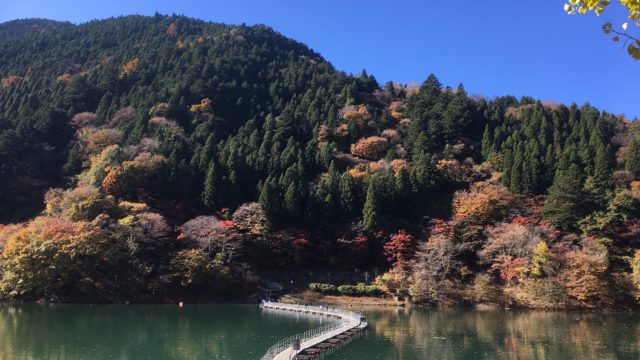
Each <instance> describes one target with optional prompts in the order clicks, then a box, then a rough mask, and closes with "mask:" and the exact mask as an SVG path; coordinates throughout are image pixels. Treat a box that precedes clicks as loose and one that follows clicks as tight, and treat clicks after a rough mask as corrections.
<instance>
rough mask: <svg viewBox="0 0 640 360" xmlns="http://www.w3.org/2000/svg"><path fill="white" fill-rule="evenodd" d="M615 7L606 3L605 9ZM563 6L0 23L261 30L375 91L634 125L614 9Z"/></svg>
mask: <svg viewBox="0 0 640 360" xmlns="http://www.w3.org/2000/svg"><path fill="white" fill-rule="evenodd" d="M613 6H616V7H617V6H618V5H617V1H612V7H613ZM562 7H563V0H536V1H514V0H509V1H507V0H501V1H499V0H483V1H478V0H461V1H448V0H413V1H404V0H394V1H389V0H386V1H385V0H366V1H365V0H361V1H353V0H340V1H335V0H321V1H307V0H279V1H270V0H226V1H221V0H206V1H193V0H109V1H98V0H96V1H88V0H55V1H54V0H0V22H3V21H7V20H13V19H16V18H26V17H41V18H49V19H55V20H68V21H71V22H74V23H82V22H85V21H88V20H92V19H102V18H106V17H110V16H118V15H127V14H144V15H152V14H154V13H155V12H156V11H158V12H160V13H163V14H172V13H176V14H184V15H187V16H192V17H196V18H200V19H204V20H210V21H216V22H224V23H230V24H240V23H246V24H249V25H251V24H257V23H261V24H266V25H268V26H271V27H272V28H274V29H275V30H277V31H279V32H281V33H283V34H284V35H286V36H288V37H291V38H294V39H296V40H298V41H301V42H304V43H306V44H307V45H309V46H310V47H311V48H313V49H314V50H316V51H318V52H319V53H320V54H322V55H323V56H324V57H325V58H326V59H328V60H329V61H331V62H332V63H333V64H334V65H335V67H336V68H337V69H339V70H344V71H346V72H352V73H359V72H360V71H361V70H362V69H363V68H364V69H366V70H367V72H368V73H370V74H373V75H374V76H375V77H376V78H377V80H378V82H379V83H381V84H382V83H384V82H386V81H388V80H394V81H399V82H403V83H409V82H417V83H421V82H422V81H423V80H424V79H426V77H427V75H428V74H429V73H434V74H436V76H438V78H439V79H440V81H441V82H442V83H443V84H445V85H449V86H456V85H457V84H458V83H463V84H464V86H465V88H466V89H467V91H468V92H469V93H471V94H477V95H484V96H494V95H509V94H510V95H516V96H521V95H529V96H533V97H535V98H538V99H541V100H554V101H558V102H564V103H571V102H577V103H578V104H582V103H584V102H590V103H591V104H592V105H595V106H597V107H599V108H601V109H604V110H607V111H609V112H612V113H615V114H621V113H624V114H626V115H627V116H629V117H630V118H633V117H639V118H640V61H634V60H632V59H631V58H630V57H629V56H628V55H627V53H626V51H625V49H623V48H622V46H621V44H615V43H613V42H612V41H611V40H610V39H609V38H607V37H606V36H605V35H604V34H603V32H602V30H601V25H602V24H603V23H604V22H606V21H611V22H612V23H614V24H616V26H618V25H619V24H621V23H622V22H623V20H624V14H623V13H622V11H616V10H615V9H613V8H612V9H609V10H607V12H605V14H604V15H602V16H600V17H596V16H595V15H593V14H591V15H588V16H569V15H567V14H566V13H565V12H564V10H563V8H562Z"/></svg>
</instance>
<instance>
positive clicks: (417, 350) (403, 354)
mask: <svg viewBox="0 0 640 360" xmlns="http://www.w3.org/2000/svg"><path fill="white" fill-rule="evenodd" d="M367 317H368V318H369V321H370V323H371V324H372V326H373V329H374V332H375V336H376V337H381V338H384V339H388V340H390V341H391V342H392V343H393V346H394V350H393V352H394V355H395V356H396V357H395V358H397V359H531V360H547V359H625V358H628V359H636V358H638V357H639V356H640V340H639V337H640V317H639V316H637V315H628V314H626V315H625V314H595V313H593V314H592V313H573V312H566V313H559V312H541V311H539V312H536V311H522V312H521V311H507V312H504V311H471V310H446V309H445V310H419V309H406V310H404V309H400V310H397V311H395V310H372V311H370V312H368V313H367ZM385 353H386V351H385Z"/></svg>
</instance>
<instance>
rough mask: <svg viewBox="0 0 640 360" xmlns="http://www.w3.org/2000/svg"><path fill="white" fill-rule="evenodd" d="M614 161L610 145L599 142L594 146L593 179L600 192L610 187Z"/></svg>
mask: <svg viewBox="0 0 640 360" xmlns="http://www.w3.org/2000/svg"><path fill="white" fill-rule="evenodd" d="M614 162H615V160H614V158H613V152H612V151H611V146H610V145H605V144H604V143H600V144H599V145H598V147H597V148H596V158H595V166H594V169H593V179H594V182H595V184H596V186H597V187H598V192H600V193H604V192H606V191H607V190H608V189H610V188H611V185H612V179H611V175H612V174H613V167H614V165H615V163H614Z"/></svg>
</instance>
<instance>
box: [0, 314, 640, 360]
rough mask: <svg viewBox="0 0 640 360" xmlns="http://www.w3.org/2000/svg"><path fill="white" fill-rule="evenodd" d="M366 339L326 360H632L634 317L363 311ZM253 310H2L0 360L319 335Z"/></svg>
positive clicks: (303, 321)
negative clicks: (367, 325) (366, 327)
mask: <svg viewBox="0 0 640 360" xmlns="http://www.w3.org/2000/svg"><path fill="white" fill-rule="evenodd" d="M365 312H366V315H367V317H368V319H369V322H370V324H371V330H370V331H368V332H367V333H366V334H365V335H363V336H362V337H359V338H357V339H356V340H354V341H353V342H351V343H350V344H348V345H346V346H344V347H342V348H341V349H339V350H338V351H337V352H336V353H335V354H332V355H328V356H326V357H325V358H326V359H327V360H365V359H366V360H371V359H379V360H424V359H429V360H435V359H446V360H448V359H456V360H459V359H464V360H466V359H469V360H471V359H473V360H478V359H492V360H493V359H518V360H522V359H530V360H550V359H553V360H556V359H563V360H564V359H638V358H640V340H639V339H640V316H638V315H635V314H596V313H571V312H567V313H560V312H530V311H484V312H481V311H471V310H421V309H368V310H367V309H365ZM319 325H320V321H319V320H318V319H316V318H315V317H309V316H305V315H301V314H297V315H291V314H282V313H274V312H262V311H261V310H260V309H259V308H258V307H257V306H250V305H247V306H243V305H239V306H236V305H199V306H193V305H187V306H186V307H185V308H183V309H179V308H178V307H177V306H158V305H130V306H117V305H114V306H88V305H60V306H56V305H54V306H38V305H24V306H8V305H0V360H22V359H52V360H80V359H92V360H93V359H96V360H102V359H126V360H128V359H135V360H139V359H154V360H155V359H187V360H190V359H198V360H202V359H230V360H251V359H259V358H260V356H262V354H263V353H264V352H265V351H266V350H267V348H269V347H270V346H271V345H272V344H274V343H276V342H277V341H278V340H280V339H281V338H284V337H287V336H289V335H292V334H295V333H298V332H303V331H305V330H308V329H311V328H314V327H317V326H319Z"/></svg>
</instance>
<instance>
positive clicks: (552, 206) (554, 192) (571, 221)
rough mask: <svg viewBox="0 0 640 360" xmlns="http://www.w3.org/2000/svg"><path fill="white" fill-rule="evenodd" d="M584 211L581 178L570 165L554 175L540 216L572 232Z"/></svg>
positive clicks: (576, 170)
mask: <svg viewBox="0 0 640 360" xmlns="http://www.w3.org/2000/svg"><path fill="white" fill-rule="evenodd" d="M586 210H587V209H585V193H584V191H583V190H582V177H581V175H580V171H579V170H578V167H577V166H576V165H573V164H572V165H570V166H569V168H568V169H566V170H561V171H559V172H558V174H557V175H556V179H555V181H554V182H553V185H551V187H550V188H549V195H548V197H547V199H546V201H545V203H544V206H543V207H542V215H543V217H544V218H545V219H547V220H550V221H551V222H553V223H554V224H555V225H556V226H558V227H559V228H561V229H563V230H574V229H576V228H577V221H578V219H580V218H581V217H582V216H583V215H584V214H585V213H586Z"/></svg>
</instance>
